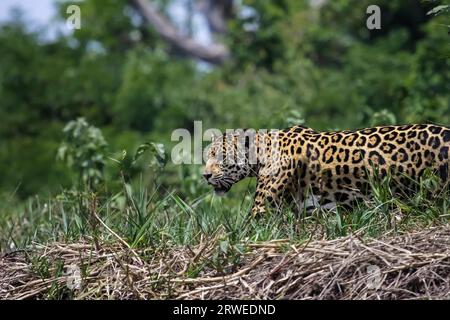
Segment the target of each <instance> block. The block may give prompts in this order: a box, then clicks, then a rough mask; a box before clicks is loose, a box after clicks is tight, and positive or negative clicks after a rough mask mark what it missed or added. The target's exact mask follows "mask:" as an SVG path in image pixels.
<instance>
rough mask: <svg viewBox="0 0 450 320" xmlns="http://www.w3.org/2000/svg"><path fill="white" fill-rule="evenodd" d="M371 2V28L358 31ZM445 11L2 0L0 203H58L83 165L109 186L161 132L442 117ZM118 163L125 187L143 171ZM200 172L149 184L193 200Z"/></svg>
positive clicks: (410, 4) (330, 4) (399, 2)
mask: <svg viewBox="0 0 450 320" xmlns="http://www.w3.org/2000/svg"><path fill="white" fill-rule="evenodd" d="M71 4H76V5H77V6H79V8H80V13H81V15H80V23H81V25H80V27H81V28H80V29H75V30H72V29H70V28H69V27H68V26H67V24H66V20H67V18H69V17H70V16H71V13H67V8H68V6H69V5H71ZM371 4H377V5H378V6H379V7H380V8H381V29H380V30H368V29H367V27H366V20H367V18H368V16H369V15H368V14H366V9H367V7H368V6H369V5H371ZM436 8H437V9H436ZM433 9H434V10H433ZM449 18H450V14H449V12H448V7H446V4H445V3H443V2H440V1H418V0H386V1H383V0H379V1H374V0H360V1H350V0H332V1H331V0H309V1H301V0H275V1H261V0H260V1H256V0H215V1H214V0H160V1H151V0H116V1H112V0H85V1H78V2H74V1H55V0H38V1H31V0H29V1H26V0H21V1H18V0H2V1H0V177H1V178H0V194H1V195H3V196H5V195H6V196H7V197H8V198H14V199H15V201H19V202H20V201H23V200H25V199H27V198H29V197H31V196H34V195H37V194H38V195H45V196H48V195H52V194H56V193H58V192H60V191H61V190H63V189H64V188H68V187H70V186H71V185H73V183H74V181H76V180H77V179H79V174H80V172H82V174H87V175H88V176H89V179H93V177H97V178H98V179H99V180H104V181H115V180H117V179H116V178H117V177H119V176H120V174H121V172H122V173H123V170H121V169H123V167H121V166H124V165H127V164H126V163H125V164H124V162H126V161H128V160H126V159H127V157H125V156H124V155H125V153H127V154H134V153H135V152H136V149H137V148H138V147H139V146H140V145H141V144H142V143H144V142H147V141H149V142H153V143H154V144H151V145H150V146H152V148H153V149H158V148H159V146H161V145H160V144H162V145H164V146H165V148H166V153H168V154H170V147H171V146H172V145H173V142H172V143H171V142H170V135H171V133H172V131H173V130H174V129H176V128H186V129H188V130H193V121H194V120H201V121H203V128H210V127H212V128H219V129H225V128H243V127H248V128H281V127H286V126H289V125H292V124H306V125H308V126H311V127H313V128H315V129H354V128H359V127H363V126H367V125H376V124H395V123H407V122H437V123H441V124H449V123H450V107H449V105H450V72H449V70H450V69H449V66H450V35H449V30H450V29H449V25H450V22H449V20H450V19H449ZM80 117H82V118H84V119H85V121H83V120H78V121H75V122H70V121H73V120H75V119H79V118H80ZM68 123H70V124H69V125H67V124H68ZM64 128H66V130H65V131H63V129H64ZM80 132H84V133H80ZM80 137H81V138H80ZM85 138H86V139H87V140H86V141H87V142H86V141H85V142H83V141H81V140H83V139H85ZM80 139H81V140H80ZM80 141H81V142H80ZM77 143H78V144H79V145H77ZM74 146H75V147H74ZM77 146H78V147H77ZM80 146H83V148H85V150H84V151H82V154H77V152H78V151H77V150H81V149H80V148H81V147H80ZM155 146H158V147H155ZM70 148H72V149H70ZM77 148H78V149H77ZM70 150H72V151H70ZM73 150H75V151H73ZM156 151H158V152H159V151H161V150H160V149H158V150H156ZM70 152H72V154H71V153H70ZM80 152H81V151H80ZM83 152H84V153H83ZM118 159H119V160H118ZM77 161H78V162H79V166H80V167H81V168H82V169H79V168H78V169H77V168H76V162H77ZM118 162H120V165H119V166H118V164H117V163H118ZM129 162H130V163H131V160H130V161H129ZM86 163H87V164H86ZM130 163H128V169H129V170H127V171H126V172H127V175H128V176H129V178H130V179H137V178H138V177H139V176H140V173H141V172H142V170H143V168H146V166H147V164H145V163H142V164H140V166H141V167H139V165H133V166H131V164H130ZM141 169H142V170H141ZM199 170H200V166H184V167H178V168H174V167H173V166H172V167H171V166H170V164H168V168H167V169H166V170H165V171H164V174H162V175H161V176H160V178H161V179H162V182H161V183H162V184H163V185H165V186H167V187H171V188H175V189H177V190H180V192H182V193H183V194H185V195H189V194H190V193H201V192H204V191H205V190H207V189H202V188H203V187H202V186H201V185H202V184H201V183H200V180H199V174H198V172H199ZM108 177H109V178H108ZM110 185H111V186H110V188H112V189H114V188H115V187H114V183H113V182H110ZM118 188H119V187H118ZM199 188H200V190H199Z"/></svg>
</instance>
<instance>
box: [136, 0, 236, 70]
mask: <svg viewBox="0 0 450 320" xmlns="http://www.w3.org/2000/svg"><path fill="white" fill-rule="evenodd" d="M132 3H133V4H134V6H135V7H136V8H137V10H138V11H139V12H140V14H141V15H142V17H143V18H144V20H145V21H146V22H147V23H148V24H150V25H151V26H152V27H153V28H155V30H156V32H158V34H159V35H160V36H161V37H162V38H163V39H164V40H166V41H167V42H168V43H170V44H171V45H173V46H174V47H176V48H177V49H178V50H180V51H181V52H182V53H184V54H186V55H189V56H192V57H195V58H198V59H201V60H204V61H207V62H209V63H213V64H221V63H223V62H224V61H226V60H227V59H228V58H229V56H230V54H229V51H228V48H227V47H226V46H225V45H223V44H221V43H213V44H211V45H209V46H205V45H203V44H201V43H199V42H198V41H196V40H194V39H192V38H191V37H189V36H184V35H182V34H180V32H179V31H178V30H177V29H176V28H175V27H174V26H173V25H172V23H171V22H170V21H169V20H168V19H167V18H166V17H164V16H163V15H161V14H160V13H159V11H158V9H157V8H156V7H155V6H154V5H153V4H152V3H150V2H149V1H146V0H132Z"/></svg>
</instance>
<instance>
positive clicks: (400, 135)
mask: <svg viewBox="0 0 450 320" xmlns="http://www.w3.org/2000/svg"><path fill="white" fill-rule="evenodd" d="M449 148H450V128H449V127H445V126H441V125H436V124H408V125H388V126H376V127H369V128H364V129H359V130H346V131H327V132H319V131H316V130H314V129H311V128H308V127H305V126H300V125H297V126H293V127H290V128H286V129H284V130H271V131H258V132H256V131H254V130H251V129H246V130H235V131H233V132H227V133H225V134H222V135H219V136H217V137H213V138H212V142H211V145H210V147H209V151H208V153H207V161H206V164H205V167H204V172H203V176H204V179H205V180H206V181H207V183H208V184H209V185H211V186H212V187H213V188H214V190H215V192H216V193H217V194H224V193H226V192H227V191H229V190H230V188H231V187H232V186H233V185H234V184H235V183H237V182H238V181H240V180H242V179H244V178H246V177H256V179H257V182H256V191H255V196H254V202H253V206H252V210H251V212H252V215H254V216H257V215H261V214H264V213H265V212H267V211H268V210H272V209H280V208H282V207H283V206H284V205H289V206H292V207H294V208H295V209H296V211H298V210H306V211H307V212H311V211H313V210H315V209H317V208H319V209H324V210H336V208H337V207H338V206H342V207H345V208H352V207H353V206H354V205H355V204H356V203H357V202H358V201H364V200H368V199H370V197H371V193H372V191H371V190H372V189H371V183H372V182H373V181H374V180H376V179H383V178H386V177H389V181H391V182H390V185H391V186H392V190H393V192H394V193H396V194H409V193H411V192H414V190H415V189H414V185H417V183H416V182H417V181H420V179H421V178H423V176H424V174H425V173H426V172H430V171H431V172H433V173H434V174H436V175H437V176H438V177H439V179H440V182H441V183H442V186H443V187H445V186H447V183H448V182H449V170H448V169H449V162H450V160H449Z"/></svg>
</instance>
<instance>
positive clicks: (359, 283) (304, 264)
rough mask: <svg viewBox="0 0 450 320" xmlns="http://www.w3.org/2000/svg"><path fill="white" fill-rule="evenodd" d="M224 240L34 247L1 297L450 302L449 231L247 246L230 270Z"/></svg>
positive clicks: (7, 274) (2, 280)
mask: <svg viewBox="0 0 450 320" xmlns="http://www.w3.org/2000/svg"><path fill="white" fill-rule="evenodd" d="M218 239H219V236H217V237H214V238H210V239H204V240H203V241H202V242H201V244H200V245H198V246H196V247H192V248H190V247H184V248H165V249H158V250H152V249H147V250H139V251H134V250H132V249H130V248H128V247H126V246H125V245H124V244H122V243H117V244H114V245H111V244H109V245H108V244H102V243H100V244H99V247H98V248H96V247H95V246H94V245H93V244H91V243H90V242H88V241H86V242H80V243H72V244H63V243H53V244H50V245H46V246H42V245H36V246H35V247H34V248H33V249H30V250H29V251H18V252H11V253H9V254H6V255H4V256H3V257H2V258H1V259H0V298H1V299H27V298H33V299H39V298H40V299H45V298H47V299H48V298H75V299H106V298H114V299H167V298H175V299H240V298H244V299H279V298H285V299H445V298H450V283H449V281H450V227H449V226H443V227H436V228H430V229H427V230H425V231H421V232H416V233H410V234H407V235H404V236H397V237H384V238H381V239H380V240H375V239H370V240H363V239H360V238H358V237H357V236H348V237H344V238H339V239H335V240H331V241H325V240H314V241H311V242H309V243H304V244H298V245H292V244H289V242H288V241H285V240H277V241H272V242H265V243H255V244H247V245H245V253H243V254H241V255H240V256H238V257H237V260H235V261H234V262H231V260H227V261H228V262H227V263H225V265H226V266H225V267H224V269H223V270H222V272H219V271H218V270H217V269H216V268H214V267H213V265H214V264H213V261H214V259H217V258H220V256H221V255H222V256H223V257H225V258H226V257H227V256H228V255H229V253H228V255H225V254H223V253H220V250H218V246H219V245H218ZM236 261H238V262H236ZM69 265H76V266H78V267H79V268H80V270H81V277H82V281H81V287H80V288H79V289H73V290H72V289H69V288H68V285H67V283H68V277H67V275H66V273H67V266H69ZM371 270H372V272H371Z"/></svg>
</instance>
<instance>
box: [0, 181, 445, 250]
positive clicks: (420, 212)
mask: <svg viewBox="0 0 450 320" xmlns="http://www.w3.org/2000/svg"><path fill="white" fill-rule="evenodd" d="M417 186H418V187H417V192H415V193H414V194H413V195H412V196H409V197H402V198H401V199H399V198H396V196H395V195H393V194H392V192H391V190H390V189H389V186H388V184H387V183H385V181H381V182H372V184H371V188H372V194H373V198H372V200H371V201H369V202H366V203H359V205H357V206H356V207H355V208H354V209H353V210H352V211H345V210H343V209H339V208H338V210H337V212H326V211H322V210H316V211H315V212H313V213H312V214H306V213H304V212H303V213H300V214H299V215H295V214H294V213H293V212H291V211H290V210H287V209H286V210H284V211H283V212H281V213H276V212H272V213H268V214H266V215H265V216H264V217H261V218H259V219H249V216H248V212H249V211H250V207H251V202H252V200H251V199H252V196H251V195H252V191H251V188H250V189H248V190H247V191H246V192H245V193H244V194H243V195H242V196H241V198H240V199H237V200H238V201H234V202H233V204H228V203H226V204H225V202H228V201H227V200H226V199H223V198H218V197H216V196H214V195H213V194H212V192H207V193H205V194H203V195H202V196H200V197H194V198H189V199H186V198H183V197H182V196H181V195H180V194H179V193H178V192H177V191H167V190H164V189H163V188H153V189H147V188H146V187H144V186H142V185H138V186H135V187H132V186H131V185H129V184H126V183H123V188H122V191H120V192H117V193H116V194H112V195H108V196H99V195H97V194H94V193H92V192H87V191H65V192H63V193H61V194H60V195H58V196H57V197H54V198H50V199H42V198H39V197H35V198H32V199H29V200H28V201H27V202H26V203H25V204H21V205H18V204H16V203H14V202H13V201H12V200H11V199H9V198H8V197H6V196H3V199H1V201H0V211H1V215H0V250H1V251H8V250H11V249H14V248H23V247H25V246H27V245H29V244H30V243H33V242H39V243H45V242H52V241H66V242H70V241H77V240H79V239H80V238H87V239H92V240H93V241H98V240H101V241H111V242H113V241H118V240H120V241H124V242H126V243H127V245H129V246H130V247H133V248H140V247H160V246H174V245H195V244H197V243H199V241H200V240H201V239H202V237H205V236H211V235H217V234H218V233H219V234H220V238H221V240H222V241H223V243H224V245H229V244H238V243H245V242H257V241H266V240H274V239H281V238H287V239H290V240H292V241H293V242H297V241H305V240H307V239H310V238H323V237H325V238H335V237H340V236H345V235H348V234H349V233H355V232H358V233H359V234H361V235H362V236H370V237H377V236H380V235H382V234H385V233H401V232H406V231H410V230H416V229H418V228H423V227H425V226H427V225H431V224H440V223H446V222H448V220H449V216H450V215H449V212H448V208H449V202H450V198H449V194H448V191H446V189H445V188H444V189H442V188H441V187H439V184H438V183H436V179H435V177H433V176H429V177H427V178H424V179H423V180H422V181H421V182H420V183H419V184H418V185H417Z"/></svg>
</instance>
